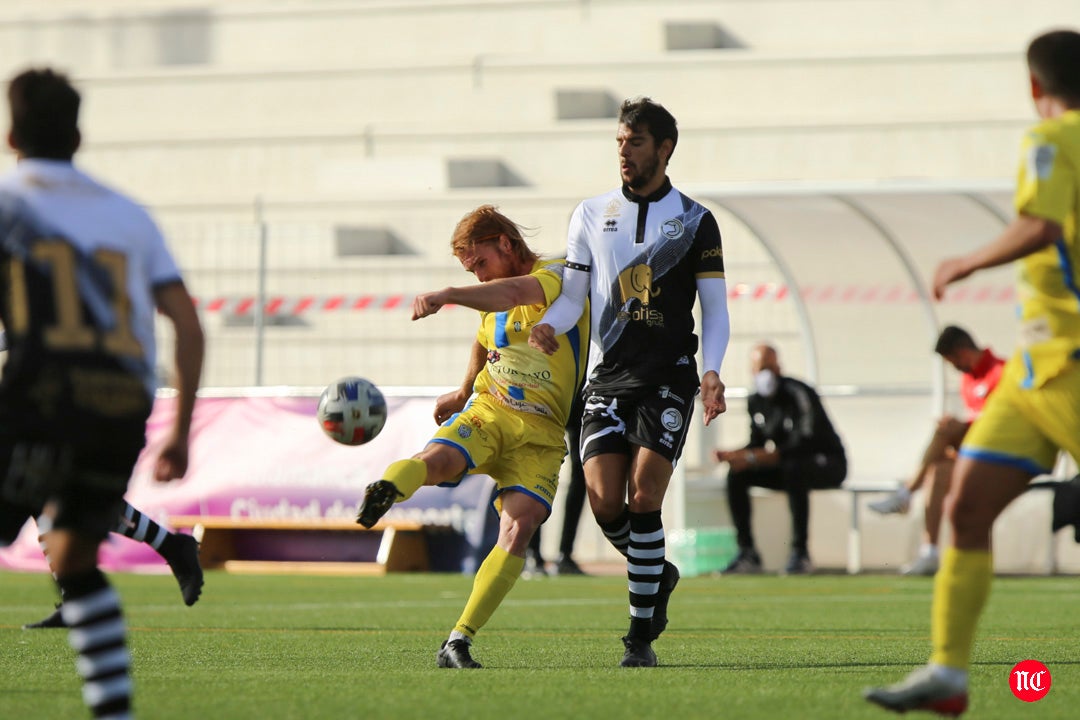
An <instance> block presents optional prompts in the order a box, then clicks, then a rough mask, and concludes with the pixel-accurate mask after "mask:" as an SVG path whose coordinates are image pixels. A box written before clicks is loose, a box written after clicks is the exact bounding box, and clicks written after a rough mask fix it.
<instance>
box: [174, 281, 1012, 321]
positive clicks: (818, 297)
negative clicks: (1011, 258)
mask: <svg viewBox="0 0 1080 720" xmlns="http://www.w3.org/2000/svg"><path fill="white" fill-rule="evenodd" d="M789 294H790V292H789V289H788V287H787V286H786V285H778V284H776V283H756V284H750V283H736V284H734V285H732V286H731V287H729V288H728V299H729V300H741V301H744V300H750V301H758V302H760V301H773V302H784V301H788V300H790V298H789V297H788V295H789ZM800 294H801V295H802V298H803V300H804V301H805V302H808V303H837V304H860V305H862V304H885V305H895V304H900V303H914V302H917V301H918V300H919V295H918V293H917V292H915V290H914V289H912V288H911V287H910V286H907V285H807V286H804V287H803V288H802V290H801V291H800ZM413 297H414V296H413V295H407V294H394V293H386V294H378V293H376V294H366V295H295V296H281V295H275V296H271V297H269V298H267V300H266V305H265V307H264V309H263V312H264V313H265V314H266V315H303V314H305V313H313V312H378V311H386V310H407V309H409V308H411V307H412V301H413ZM945 300H946V302H962V303H1012V302H1015V300H1016V293H1015V291H1014V290H1013V288H1012V287H1010V286H977V287H968V286H959V287H955V288H951V289H950V290H949V291H948V293H947V294H946V296H945ZM256 302H257V298H255V297H253V296H216V297H209V298H196V299H195V304H196V305H197V306H198V308H199V309H200V310H202V311H203V312H207V313H223V314H226V315H253V314H254V313H255V304H256ZM447 307H452V306H447Z"/></svg>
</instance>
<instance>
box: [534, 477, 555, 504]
mask: <svg viewBox="0 0 1080 720" xmlns="http://www.w3.org/2000/svg"><path fill="white" fill-rule="evenodd" d="M535 477H538V478H540V479H541V480H543V481H544V482H549V480H548V479H547V478H546V477H544V476H543V475H536V476H535ZM533 490H535V491H536V492H538V493H540V494H541V495H543V496H544V497H546V498H547V499H548V500H554V499H555V496H554V495H552V494H551V491H550V490H548V489H547V487H546V486H545V485H541V484H540V483H537V484H536V485H533Z"/></svg>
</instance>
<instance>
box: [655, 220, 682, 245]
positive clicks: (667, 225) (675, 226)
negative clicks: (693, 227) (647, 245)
mask: <svg viewBox="0 0 1080 720" xmlns="http://www.w3.org/2000/svg"><path fill="white" fill-rule="evenodd" d="M660 232H662V233H663V234H664V237H666V238H667V239H668V240H675V239H676V238H680V237H682V234H683V224H682V221H680V220H678V219H677V218H672V219H671V220H665V221H664V223H663V225H661V226H660Z"/></svg>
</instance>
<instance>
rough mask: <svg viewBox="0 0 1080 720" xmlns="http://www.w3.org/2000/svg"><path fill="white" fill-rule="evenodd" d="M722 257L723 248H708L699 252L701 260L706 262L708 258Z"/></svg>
mask: <svg viewBox="0 0 1080 720" xmlns="http://www.w3.org/2000/svg"><path fill="white" fill-rule="evenodd" d="M722 257H724V248H718V247H714V248H709V249H708V250H703V251H702V252H701V259H702V260H708V259H709V258H722Z"/></svg>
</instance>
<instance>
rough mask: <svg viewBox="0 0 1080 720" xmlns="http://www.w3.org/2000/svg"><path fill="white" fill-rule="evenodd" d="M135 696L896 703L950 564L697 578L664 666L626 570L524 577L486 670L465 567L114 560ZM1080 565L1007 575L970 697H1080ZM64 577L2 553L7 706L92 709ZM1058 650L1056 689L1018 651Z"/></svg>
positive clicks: (688, 705) (1024, 712) (69, 713)
mask: <svg viewBox="0 0 1080 720" xmlns="http://www.w3.org/2000/svg"><path fill="white" fill-rule="evenodd" d="M112 580H113V582H114V583H115V585H116V587H117V588H118V589H119V590H120V593H121V595H122V597H123V600H124V606H125V615H126V617H127V621H128V627H129V645H130V648H131V652H132V656H133V663H134V678H135V688H136V696H135V709H136V711H137V712H138V714H139V716H140V717H143V718H153V719H161V720H170V719H174V718H175V719H176V720H190V719H191V718H214V719H221V720H241V719H247V718H250V719H252V720H271V719H274V718H320V719H321V718H439V719H440V720H452V719H454V718H470V719H473V718H477V719H482V718H508V719H515V720H516V719H519V718H520V719H522V720H528V719H531V718H537V719H540V718H543V719H544V720H552V719H553V718H588V719H592V718H597V719H606V718H642V719H643V720H645V719H648V718H661V719H662V720H681V719H682V718H709V719H713V718H746V719H749V720H757V719H760V720H778V719H781V718H784V719H786V718H792V719H793V720H794V719H796V718H844V719H847V718H884V717H888V716H889V715H888V714H887V713H885V712H884V711H882V710H880V709H879V708H876V707H873V706H870V705H868V704H867V703H866V702H865V701H864V700H863V699H862V697H861V690H862V688H863V687H865V686H867V685H873V684H887V683H891V682H894V681H896V680H898V679H900V678H901V677H903V676H904V675H905V674H906V673H907V672H908V671H909V670H910V669H912V668H913V667H915V666H916V665H918V664H921V663H923V662H925V661H926V659H927V656H928V653H929V640H928V638H929V607H930V593H931V587H932V585H931V581H930V580H928V579H925V578H905V577H893V576H861V577H845V576H835V575H832V576H829V575H823V576H814V577H788V578H779V577H731V578H727V577H725V578H708V577H702V578H685V579H683V581H682V582H681V583H680V585H679V587H678V589H677V591H676V593H675V595H674V596H673V598H672V601H671V611H670V615H671V624H670V625H669V628H668V631H667V632H666V633H665V634H664V636H663V637H662V638H661V639H660V640H658V641H657V642H656V643H655V645H654V647H655V649H656V652H657V655H658V656H659V658H660V667H658V668H655V669H623V668H620V667H619V660H620V658H621V657H622V650H623V648H622V644H621V643H620V641H619V638H620V636H621V635H622V634H624V632H625V630H626V627H627V620H626V618H627V598H626V581H625V578H620V577H564V578H540V579H533V580H527V581H526V580H521V581H519V582H518V583H517V585H515V587H514V589H513V590H512V591H511V593H510V595H509V596H508V598H507V600H506V601H505V603H504V604H503V606H502V607H501V608H500V609H499V611H498V612H497V613H496V614H495V617H494V618H493V619H492V620H491V622H490V623H489V624H488V626H487V627H485V628H484V629H483V630H482V631H481V633H480V635H479V636H478V639H477V642H476V644H475V645H474V652H473V654H474V656H475V657H476V659H477V660H479V661H480V662H481V663H483V664H484V668H483V669H482V670H477V671H455V670H442V669H438V668H436V666H435V652H436V650H437V649H438V647H439V644H440V643H441V642H442V640H443V639H444V638H445V637H446V635H447V633H448V632H449V630H450V628H451V627H453V625H454V622H455V621H456V620H457V618H458V615H459V613H460V611H461V608H462V607H463V605H464V603H465V599H466V597H467V595H468V593H469V591H470V588H471V584H472V580H471V578H468V577H464V576H459V575H440V574H424V575H406V574H402V575H391V576H388V577H355V578H354V577H307V576H236V575H228V574H224V573H220V572H212V573H208V574H207V581H206V587H205V589H204V594H203V598H202V599H201V600H200V601H199V603H198V604H197V605H195V606H194V607H191V608H188V607H184V606H183V604H182V603H181V601H180V596H179V592H178V590H177V588H176V585H175V582H174V581H173V579H172V578H171V577H169V576H165V575H161V576H156V575H127V574H116V575H113V576H112ZM1078 590H1080V580H1077V579H1075V578H1065V577H1057V578H998V579H997V580H996V581H995V583H994V589H993V593H992V595H991V599H990V603H989V605H988V607H987V611H986V613H985V615H984V616H983V619H982V623H981V625H980V630H979V636H978V637H979V641H978V643H977V646H976V651H975V658H974V665H973V667H972V678H971V707H970V710H969V716H970V717H972V718H987V719H989V718H1001V719H1002V720H1005V719H1008V720H1013V719H1014V718H1025V717H1032V718H1036V717H1037V718H1074V717H1076V716H1077V712H1078V711H1077V709H1076V708H1078V707H1080V642H1078V638H1077V632H1076V625H1075V608H1076V597H1077V591H1078ZM53 600H54V591H53V590H52V587H51V580H50V578H48V576H43V575H34V574H23V573H10V572H0V638H2V643H3V649H2V651H0V717H2V718H18V717H26V718H44V719H51V718H81V717H89V713H87V712H86V711H85V709H84V708H83V707H82V702H81V699H80V694H79V687H80V683H79V681H78V679H77V678H76V675H75V669H74V661H73V653H72V651H71V650H70V649H69V648H68V646H67V637H66V632H65V631H63V630H60V631H57V630H37V631H24V630H22V629H21V625H22V623H24V622H27V621H32V620H37V619H40V618H41V617H43V616H44V615H46V614H48V612H49V611H50V610H51V608H52V602H53ZM1027 658H1035V659H1038V660H1041V661H1042V662H1043V663H1045V664H1046V665H1047V666H1048V667H1049V668H1050V671H1051V673H1052V676H1053V689H1052V690H1051V691H1050V693H1049V695H1047V697H1046V698H1044V699H1043V700H1041V701H1040V702H1037V703H1031V704H1027V703H1023V702H1021V701H1019V700H1017V699H1016V698H1014V697H1013V695H1012V694H1011V692H1010V691H1009V687H1008V681H1009V671H1010V669H1011V668H1012V666H1013V665H1014V664H1015V663H1016V662H1018V661H1020V660H1024V659H1027Z"/></svg>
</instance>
